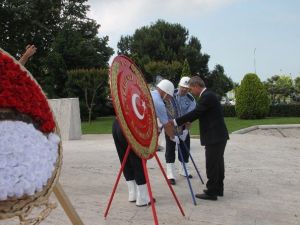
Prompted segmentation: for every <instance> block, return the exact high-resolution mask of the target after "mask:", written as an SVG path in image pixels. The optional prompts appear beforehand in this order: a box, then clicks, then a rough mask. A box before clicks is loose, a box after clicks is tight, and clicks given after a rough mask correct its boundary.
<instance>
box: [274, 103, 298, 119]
mask: <svg viewBox="0 0 300 225" xmlns="http://www.w3.org/2000/svg"><path fill="white" fill-rule="evenodd" d="M269 116H270V117H292V116H300V105H299V104H284V105H283V104H282V105H272V106H270V112H269Z"/></svg>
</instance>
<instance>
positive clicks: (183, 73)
mask: <svg viewBox="0 0 300 225" xmlns="http://www.w3.org/2000/svg"><path fill="white" fill-rule="evenodd" d="M190 76H191V70H190V66H189V62H188V61H187V59H185V60H184V63H183V67H182V71H181V77H190Z"/></svg>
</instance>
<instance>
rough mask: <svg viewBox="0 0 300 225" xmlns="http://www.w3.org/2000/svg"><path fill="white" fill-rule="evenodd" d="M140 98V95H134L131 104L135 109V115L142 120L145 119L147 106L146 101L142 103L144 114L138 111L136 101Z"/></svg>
mask: <svg viewBox="0 0 300 225" xmlns="http://www.w3.org/2000/svg"><path fill="white" fill-rule="evenodd" d="M139 97H140V96H139V95H138V94H136V93H135V94H133V95H132V97H131V104H132V107H133V111H134V113H135V115H136V116H137V118H138V119H139V120H142V119H144V116H145V110H146V104H145V102H144V101H142V106H143V108H144V110H143V112H142V114H141V113H140V112H139V110H138V109H137V106H136V99H137V98H139Z"/></svg>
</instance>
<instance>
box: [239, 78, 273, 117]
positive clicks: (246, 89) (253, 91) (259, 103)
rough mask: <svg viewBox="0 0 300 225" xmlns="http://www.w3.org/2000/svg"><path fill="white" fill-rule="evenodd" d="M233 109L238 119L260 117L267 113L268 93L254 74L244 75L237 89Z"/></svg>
mask: <svg viewBox="0 0 300 225" xmlns="http://www.w3.org/2000/svg"><path fill="white" fill-rule="evenodd" d="M235 110H236V114H237V117H238V118H240V119H261V118H264V117H266V116H267V115H268V112H269V99H268V94H267V91H266V89H265V87H264V85H263V84H262V82H261V81H260V79H259V78H258V76H257V75H256V74H253V73H248V74H246V75H245V76H244V78H243V80H242V82H241V85H240V87H239V88H238V90H237V95H236V105H235Z"/></svg>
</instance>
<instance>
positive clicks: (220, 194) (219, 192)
mask: <svg viewBox="0 0 300 225" xmlns="http://www.w3.org/2000/svg"><path fill="white" fill-rule="evenodd" d="M203 192H204V193H205V194H209V191H208V190H207V189H204V190H203ZM217 196H220V197H223V196H224V194H223V191H218V192H217Z"/></svg>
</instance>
